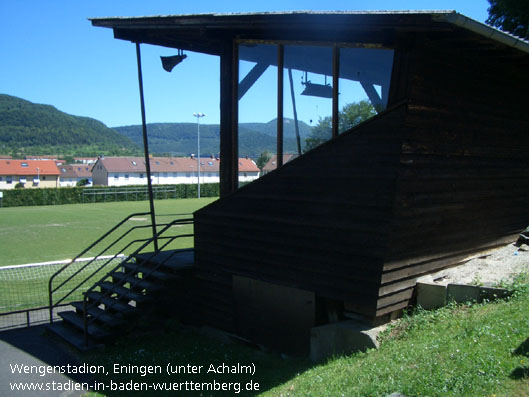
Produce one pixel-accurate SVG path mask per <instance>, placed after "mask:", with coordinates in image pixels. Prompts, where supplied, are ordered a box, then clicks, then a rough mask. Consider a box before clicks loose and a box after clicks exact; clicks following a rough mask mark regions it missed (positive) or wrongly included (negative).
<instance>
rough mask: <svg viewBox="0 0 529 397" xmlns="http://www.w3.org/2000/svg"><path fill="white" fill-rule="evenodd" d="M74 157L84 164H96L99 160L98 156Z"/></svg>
mask: <svg viewBox="0 0 529 397" xmlns="http://www.w3.org/2000/svg"><path fill="white" fill-rule="evenodd" d="M73 159H74V160H75V161H76V162H77V163H82V164H94V163H95V162H96V161H97V157H74V158H73Z"/></svg>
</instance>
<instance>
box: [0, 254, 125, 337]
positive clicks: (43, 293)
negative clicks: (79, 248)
mask: <svg viewBox="0 0 529 397" xmlns="http://www.w3.org/2000/svg"><path fill="white" fill-rule="evenodd" d="M123 258H124V255H117V256H100V257H97V258H80V259H77V260H76V261H75V262H73V263H72V264H71V265H69V266H68V267H67V268H66V269H65V270H64V271H63V272H62V273H60V275H59V276H57V277H56V278H55V279H54V281H53V288H55V287H57V286H59V285H60V284H62V283H63V282H64V281H66V280H68V278H70V277H71V276H72V275H74V274H75V273H77V272H79V273H78V274H76V275H75V276H74V277H73V278H72V279H71V280H69V281H66V283H65V284H64V285H63V286H61V287H60V289H58V290H57V291H56V292H55V293H54V294H53V302H54V304H55V303H56V302H58V301H59V300H61V299H63V298H64V297H65V296H66V295H67V294H68V293H69V292H70V291H71V290H72V289H73V288H75V287H77V286H78V285H79V283H80V282H81V281H83V280H85V279H86V278H88V277H89V276H91V275H92V274H93V276H92V277H91V278H90V279H89V281H88V282H86V283H84V284H83V285H82V286H81V287H79V288H78V289H77V290H76V291H75V292H73V293H72V294H70V295H69V296H67V297H66V298H65V299H64V300H63V301H62V302H61V304H67V303H70V302H73V301H76V300H82V298H83V295H82V293H83V292H85V291H86V290H88V289H89V288H90V287H91V286H92V285H93V284H94V283H95V282H96V281H97V280H99V279H100V278H101V277H102V276H103V275H104V274H106V273H107V272H109V271H110V270H111V269H113V268H114V267H115V266H116V265H118V264H119V263H120V262H121V261H122V260H123ZM70 261H71V260H63V261H55V262H45V263H32V264H27V265H16V266H5V267H0V329H5V328H12V327H19V326H24V325H27V326H29V324H35V323H39V322H46V321H49V310H48V307H49V295H48V283H49V280H50V277H51V276H52V275H53V274H54V273H55V272H57V271H58V270H59V269H61V268H62V267H63V266H64V265H65V264H67V263H70ZM85 266H86V267H85ZM67 309H71V307H70V308H67ZM59 310H60V309H59ZM55 315H56V313H55Z"/></svg>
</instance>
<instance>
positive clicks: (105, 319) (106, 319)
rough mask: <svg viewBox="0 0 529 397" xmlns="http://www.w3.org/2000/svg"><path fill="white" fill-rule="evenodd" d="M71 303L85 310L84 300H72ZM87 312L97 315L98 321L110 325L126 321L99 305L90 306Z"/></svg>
mask: <svg viewBox="0 0 529 397" xmlns="http://www.w3.org/2000/svg"><path fill="white" fill-rule="evenodd" d="M71 305H72V306H73V307H75V308H76V309H77V310H79V311H80V312H83V302H72V303H71ZM87 312H88V314H90V315H91V316H94V317H95V316H97V320H96V321H100V322H102V323H104V324H105V325H108V326H109V327H117V326H120V325H122V324H123V323H124V321H123V320H122V319H121V318H118V317H116V316H114V315H112V314H110V313H108V312H105V311H104V310H103V309H101V308H99V307H97V306H88V307H87Z"/></svg>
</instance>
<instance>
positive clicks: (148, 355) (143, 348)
mask: <svg viewBox="0 0 529 397" xmlns="http://www.w3.org/2000/svg"><path fill="white" fill-rule="evenodd" d="M83 359H84V360H85V361H87V362H88V363H90V364H92V365H104V367H105V368H106V369H107V370H108V371H109V373H108V375H106V376H99V377H98V378H97V379H96V380H97V381H99V382H102V383H104V384H105V385H108V384H110V383H113V384H114V387H117V390H113V391H110V392H108V391H107V392H105V395H110V396H120V395H127V393H130V391H128V390H127V387H130V386H132V385H133V384H136V385H138V384H140V383H144V384H145V385H143V386H144V387H149V389H148V390H149V391H153V389H152V387H153V386H152V385H154V384H157V385H160V384H162V383H163V384H164V386H163V387H170V388H171V389H172V391H171V392H172V393H174V392H175V391H176V392H179V393H182V394H178V395H185V396H187V395H197V396H210V395H211V396H217V395H234V394H236V395H241V396H252V395H256V394H259V393H262V392H265V391H267V390H270V389H272V388H274V387H276V386H279V385H281V384H283V383H285V382H287V381H289V380H290V379H292V378H294V377H295V376H296V375H298V374H300V373H302V372H304V371H305V370H307V369H308V368H310V367H312V366H314V363H312V362H310V361H309V360H308V359H306V358H294V357H286V356H284V355H281V354H278V353H270V352H263V351H262V350H259V349H257V348H255V347H250V346H246V345H242V344H240V343H234V342H232V343H227V342H221V341H219V340H217V339H213V338H211V337H208V336H205V335H202V334H200V333H199V332H198V331H197V330H191V329H185V328H184V329H181V330H178V331H172V332H166V333H161V332H160V333H159V334H157V335H152V334H150V335H146V336H144V337H140V336H134V337H126V338H123V339H122V340H121V341H119V342H117V343H116V344H115V345H114V346H111V347H108V348H106V349H105V350H104V351H102V352H92V353H89V354H87V355H85V356H84V357H83ZM121 366H124V367H121ZM133 366H137V367H138V368H133ZM141 366H143V369H141V368H139V367H141ZM148 367H150V370H151V371H152V372H155V373H150V374H148V373H144V374H141V373H138V371H142V370H144V371H147V370H148ZM168 368H169V369H170V370H171V371H170V372H171V373H168V371H167V369H168ZM116 369H117V371H116ZM129 370H132V371H133V372H134V371H136V373H134V374H131V373H127V372H128V371H129ZM248 371H255V373H254V374H251V373H248ZM131 382H132V383H131ZM256 384H257V386H256ZM221 385H224V386H221ZM156 387H158V386H156ZM160 387H162V386H160ZM221 387H224V388H225V389H224V391H223V390H222V389H221ZM120 388H121V389H122V390H120ZM165 390H166V389H165ZM157 393H159V392H157ZM166 393H167V394H169V391H167V390H166ZM162 394H163V393H162Z"/></svg>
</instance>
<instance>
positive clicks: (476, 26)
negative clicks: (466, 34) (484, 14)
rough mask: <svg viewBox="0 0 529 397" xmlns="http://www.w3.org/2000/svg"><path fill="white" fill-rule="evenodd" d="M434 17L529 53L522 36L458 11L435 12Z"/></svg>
mask: <svg viewBox="0 0 529 397" xmlns="http://www.w3.org/2000/svg"><path fill="white" fill-rule="evenodd" d="M432 18H433V19H434V20H436V21H438V22H448V23H451V24H453V25H456V26H459V27H462V28H464V29H467V30H470V31H472V32H474V33H477V34H480V35H482V36H484V37H487V38H489V39H493V40H496V41H498V42H500V43H502V44H505V45H508V46H511V47H514V48H517V49H519V50H521V51H524V52H527V53H529V42H528V41H526V40H524V39H522V38H521V37H518V36H514V35H512V34H510V33H507V32H504V31H503V30H499V29H496V28H495V27H492V26H490V25H487V24H484V23H481V22H478V21H476V20H474V19H472V18H469V17H467V16H465V15H463V14H460V13H458V12H455V11H453V12H451V13H447V14H435V15H432Z"/></svg>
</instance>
